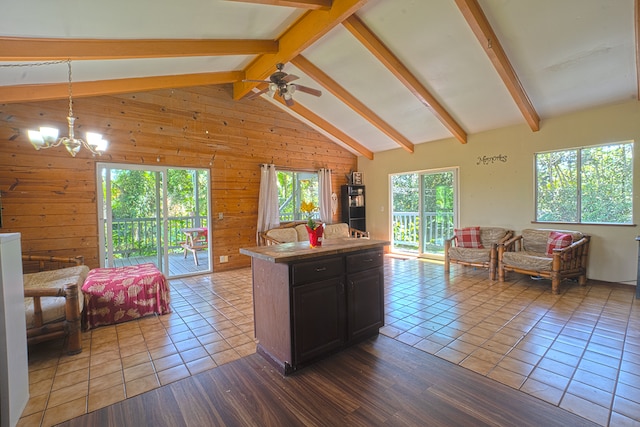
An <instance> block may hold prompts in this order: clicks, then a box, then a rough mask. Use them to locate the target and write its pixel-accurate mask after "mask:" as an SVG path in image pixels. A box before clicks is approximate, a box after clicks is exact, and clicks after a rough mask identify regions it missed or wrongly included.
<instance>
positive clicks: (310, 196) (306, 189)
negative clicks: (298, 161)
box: [278, 171, 320, 222]
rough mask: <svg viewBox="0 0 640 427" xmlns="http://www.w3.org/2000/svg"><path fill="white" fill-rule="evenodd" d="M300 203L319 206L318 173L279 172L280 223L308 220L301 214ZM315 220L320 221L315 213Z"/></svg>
mask: <svg viewBox="0 0 640 427" xmlns="http://www.w3.org/2000/svg"><path fill="white" fill-rule="evenodd" d="M300 202H313V203H314V204H315V205H316V206H318V173H317V172H302V171H278V206H279V208H280V221H281V222H286V221H299V220H305V219H307V217H306V215H305V214H304V213H302V212H300ZM314 219H320V213H319V212H315V214H314Z"/></svg>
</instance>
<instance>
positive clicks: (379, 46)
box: [342, 15, 467, 144]
mask: <svg viewBox="0 0 640 427" xmlns="http://www.w3.org/2000/svg"><path fill="white" fill-rule="evenodd" d="M342 24H343V25H344V26H345V28H347V30H349V31H350V32H351V34H353V35H354V36H355V37H356V38H357V39H358V40H359V41H360V43H362V44H363V45H364V46H365V47H366V48H367V49H369V51H370V52H371V53H372V54H373V55H374V56H375V57H376V58H378V60H379V61H380V62H382V63H383V64H384V65H385V66H386V67H387V68H388V69H389V71H391V72H392V73H393V75H394V76H395V77H396V78H397V79H398V80H400V81H401V82H402V84H404V85H405V86H406V87H407V88H408V89H409V90H410V91H411V93H413V95H414V96H415V97H416V98H418V99H419V100H420V102H422V103H423V104H424V105H425V106H426V107H427V108H429V110H431V112H432V113H433V114H434V115H435V116H436V117H437V118H438V120H440V122H441V123H442V124H443V125H444V126H445V127H446V128H447V129H448V130H449V132H451V133H452V134H453V136H455V138H456V139H457V140H458V141H460V142H461V143H463V144H466V142H467V133H466V132H465V131H464V129H462V126H460V125H459V124H458V123H457V122H456V121H455V119H454V118H453V117H452V116H451V114H449V112H448V111H447V110H446V109H445V108H444V107H443V106H442V105H441V104H440V103H439V102H438V100H437V99H436V98H435V97H434V96H433V95H432V94H431V93H430V92H429V91H428V90H427V88H425V87H424V86H423V85H422V83H420V81H419V80H418V79H417V78H416V77H415V76H414V75H413V74H412V73H411V71H409V69H408V68H407V67H406V66H405V65H404V64H403V63H402V62H401V61H400V59H398V58H397V57H396V56H395V55H394V54H393V52H391V50H390V49H389V48H388V47H387V46H386V45H385V44H384V43H383V42H382V41H381V40H380V39H379V38H378V37H377V36H376V35H375V34H374V33H373V32H372V31H371V30H370V29H369V28H368V27H367V26H366V24H365V23H364V22H362V20H361V19H360V18H358V17H357V16H356V15H352V16H350V17H349V18H347V19H346V20H345V21H344V22H343V23H342Z"/></svg>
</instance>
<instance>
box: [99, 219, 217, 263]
mask: <svg viewBox="0 0 640 427" xmlns="http://www.w3.org/2000/svg"><path fill="white" fill-rule="evenodd" d="M167 223H168V239H169V242H168V243H169V244H168V248H169V252H172V251H177V250H182V247H181V243H182V242H184V241H185V235H184V233H183V232H182V229H183V228H192V227H206V226H207V219H206V218H205V217H193V216H183V217H170V218H169V219H168V221H167ZM105 232H106V230H105ZM105 234H106V233H105ZM162 234H163V230H162V229H161V230H160V238H162ZM111 241H112V242H113V254H114V256H115V257H116V258H128V257H132V256H147V255H153V254H155V253H157V248H158V221H157V220H156V218H120V219H114V220H113V221H112V234H111Z"/></svg>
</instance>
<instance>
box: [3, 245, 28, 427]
mask: <svg viewBox="0 0 640 427" xmlns="http://www.w3.org/2000/svg"><path fill="white" fill-rule="evenodd" d="M21 254H22V249H21V246H20V233H4V234H1V233H0V426H1V427H9V426H11V427H14V426H15V425H16V424H17V423H18V420H19V419H20V416H21V415H22V411H23V410H24V408H25V406H26V405H27V401H28V400H29V366H28V363H29V360H28V354H27V332H26V331H27V327H26V320H25V317H24V290H23V284H22V256H21Z"/></svg>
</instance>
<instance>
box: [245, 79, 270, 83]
mask: <svg viewBox="0 0 640 427" xmlns="http://www.w3.org/2000/svg"><path fill="white" fill-rule="evenodd" d="M243 82H256V83H271V82H270V81H269V80H243Z"/></svg>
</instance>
